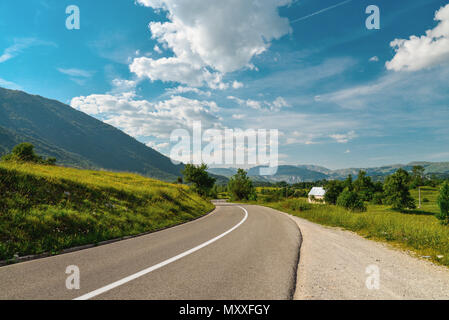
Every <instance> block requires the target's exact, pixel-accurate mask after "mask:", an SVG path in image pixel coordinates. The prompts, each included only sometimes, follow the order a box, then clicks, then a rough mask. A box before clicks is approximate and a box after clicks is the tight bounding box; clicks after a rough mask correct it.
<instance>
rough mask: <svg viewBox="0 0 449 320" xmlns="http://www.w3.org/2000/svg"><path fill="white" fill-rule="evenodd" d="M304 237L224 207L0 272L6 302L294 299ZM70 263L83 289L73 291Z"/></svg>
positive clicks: (284, 221) (269, 218)
mask: <svg viewBox="0 0 449 320" xmlns="http://www.w3.org/2000/svg"><path fill="white" fill-rule="evenodd" d="M300 243H301V235H300V232H299V229H298V227H297V225H296V224H295V223H294V221H293V220H291V219H290V218H289V217H287V216H284V215H280V214H278V213H276V212H274V211H272V210H271V209H266V208H259V207H255V206H244V207H240V206H236V205H227V204H219V205H217V209H216V210H215V211H214V212H213V213H212V214H210V215H208V216H206V217H203V218H201V219H199V220H196V221H192V222H190V223H187V224H184V225H180V226H177V227H174V228H171V229H167V230H163V231H160V232H156V233H153V234H150V235H145V236H142V237H137V238H133V239H128V240H124V241H120V242H115V243H112V244H108V245H104V246H99V247H94V248H90V249H86V250H81V251H77V252H72V253H68V254H63V255H59V256H54V257H49V258H44V259H39V260H33V261H28V262H24V263H20V264H15V265H10V266H6V267H2V268H0V299H31V300H33V299H44V300H46V299H58V300H59V299H63V300H69V299H81V300H83V299H192V300H202V299H249V300H253V299H275V300H277V299H279V300H283V299H290V298H292V297H293V295H294V290H295V282H296V270H297V266H298V258H299V248H300ZM68 266H76V267H78V268H79V271H80V289H79V290H76V289H72V290H68V289H67V288H66V279H67V277H69V276H70V275H68V274H66V268H67V267H68Z"/></svg>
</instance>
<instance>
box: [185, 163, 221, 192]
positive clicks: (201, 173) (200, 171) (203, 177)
mask: <svg viewBox="0 0 449 320" xmlns="http://www.w3.org/2000/svg"><path fill="white" fill-rule="evenodd" d="M182 174H183V175H184V180H185V181H186V182H187V183H192V184H193V186H194V189H195V191H196V192H197V193H198V194H199V195H201V196H203V197H207V196H208V195H209V192H210V190H211V189H212V187H213V186H214V184H215V181H216V179H215V178H212V177H211V176H209V174H208V173H207V165H205V164H202V165H199V166H195V165H194V164H187V165H186V166H185V168H184V170H183V171H182Z"/></svg>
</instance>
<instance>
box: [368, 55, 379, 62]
mask: <svg viewBox="0 0 449 320" xmlns="http://www.w3.org/2000/svg"><path fill="white" fill-rule="evenodd" d="M369 61H370V62H378V61H379V57H378V56H374V57H371V58H370V59H369Z"/></svg>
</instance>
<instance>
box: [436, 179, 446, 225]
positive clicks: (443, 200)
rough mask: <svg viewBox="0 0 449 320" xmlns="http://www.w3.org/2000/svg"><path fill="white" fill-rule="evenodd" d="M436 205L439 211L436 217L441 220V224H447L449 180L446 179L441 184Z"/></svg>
mask: <svg viewBox="0 0 449 320" xmlns="http://www.w3.org/2000/svg"><path fill="white" fill-rule="evenodd" d="M438 206H439V207H440V212H439V213H438V214H437V215H436V217H437V218H438V219H439V220H441V223H442V224H444V225H449V182H447V181H446V182H445V183H444V184H443V185H442V186H441V190H440V195H439V197H438Z"/></svg>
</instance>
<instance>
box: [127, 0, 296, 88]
mask: <svg viewBox="0 0 449 320" xmlns="http://www.w3.org/2000/svg"><path fill="white" fill-rule="evenodd" d="M137 2H138V3H140V4H142V5H144V6H147V7H151V8H153V9H155V10H162V11H165V12H167V18H168V20H169V21H168V22H163V23H161V22H151V23H150V30H151V33H152V35H153V38H154V39H156V40H157V41H158V42H159V43H160V44H161V45H162V46H164V47H165V48H168V49H171V50H172V51H173V53H174V56H173V57H170V58H161V59H157V60H155V59H151V58H136V59H134V61H133V63H132V64H131V66H130V69H131V71H132V72H134V73H136V74H137V75H138V76H139V77H148V78H149V79H151V80H153V81H155V80H161V81H174V82H180V83H183V84H186V85H189V86H195V87H199V86H203V85H205V84H207V85H208V86H210V87H211V88H214V89H223V88H226V87H227V86H226V85H224V84H223V83H221V80H222V79H221V78H222V75H224V74H226V73H229V72H233V71H237V70H240V69H242V68H253V67H254V66H253V65H252V63H251V60H252V58H253V57H254V56H257V55H259V54H261V53H263V52H264V51H266V50H267V49H268V48H269V46H270V42H271V41H272V40H275V39H279V38H281V37H282V36H284V35H285V34H288V33H289V32H290V26H289V22H288V19H286V18H282V17H280V16H279V13H278V7H281V6H285V5H288V4H290V3H291V2H292V0H246V1H240V0H227V1H222V0H209V1H203V0H191V1H184V0H137Z"/></svg>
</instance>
